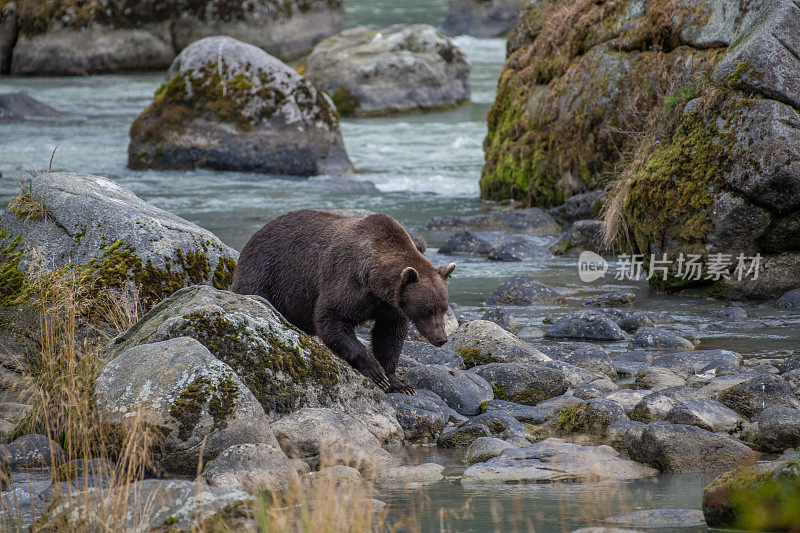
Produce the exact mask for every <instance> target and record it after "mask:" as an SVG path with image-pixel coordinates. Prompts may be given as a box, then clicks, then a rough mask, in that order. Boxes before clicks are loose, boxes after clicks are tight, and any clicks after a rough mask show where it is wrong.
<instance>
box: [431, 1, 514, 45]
mask: <svg viewBox="0 0 800 533" xmlns="http://www.w3.org/2000/svg"><path fill="white" fill-rule="evenodd" d="M524 3H525V2H524V0H489V1H488V2H486V1H483V0H450V2H449V3H448V5H447V16H446V17H445V19H444V23H443V24H442V29H443V30H444V32H445V33H447V34H448V35H474V36H475V37H501V36H503V35H505V34H506V33H508V32H509V30H511V28H512V27H513V26H514V23H515V22H516V21H517V17H518V16H519V12H520V10H521V9H522V5H523V4H524Z"/></svg>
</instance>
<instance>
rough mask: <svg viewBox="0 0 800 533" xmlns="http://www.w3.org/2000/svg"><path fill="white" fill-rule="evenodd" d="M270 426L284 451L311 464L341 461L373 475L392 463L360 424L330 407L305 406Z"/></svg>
mask: <svg viewBox="0 0 800 533" xmlns="http://www.w3.org/2000/svg"><path fill="white" fill-rule="evenodd" d="M271 427H272V431H273V432H274V433H275V436H276V437H277V439H278V443H279V444H280V446H281V449H283V451H284V452H285V453H286V455H288V456H289V457H291V458H292V459H300V460H302V461H305V462H306V463H308V464H309V465H311V466H312V467H316V466H319V465H327V466H331V465H334V464H343V465H346V466H352V467H353V468H357V469H358V470H360V471H361V472H362V473H365V474H369V475H374V473H375V472H377V471H379V470H381V469H383V468H387V467H390V466H395V464H396V461H395V460H394V459H393V458H392V456H391V455H390V454H389V452H387V451H386V450H384V449H383V448H381V443H380V441H379V440H378V439H377V438H375V436H374V435H373V434H372V433H370V432H369V429H368V428H367V427H366V426H365V425H364V424H362V423H361V422H359V421H358V420H356V419H355V418H353V417H351V416H350V415H347V414H345V413H340V412H336V411H333V410H332V409H324V408H308V407H307V408H305V409H301V410H299V411H297V412H294V413H292V414H290V415H288V416H285V417H283V418H280V419H278V420H276V421H275V422H273V423H272V426H271Z"/></svg>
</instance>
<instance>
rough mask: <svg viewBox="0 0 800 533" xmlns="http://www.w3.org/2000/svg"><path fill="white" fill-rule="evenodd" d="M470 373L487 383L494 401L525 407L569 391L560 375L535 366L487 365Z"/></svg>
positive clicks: (546, 368) (554, 371)
mask: <svg viewBox="0 0 800 533" xmlns="http://www.w3.org/2000/svg"><path fill="white" fill-rule="evenodd" d="M469 372H470V373H475V374H477V375H478V376H480V377H482V378H483V379H485V380H486V381H487V382H489V384H490V385H491V386H492V389H494V395H495V396H496V397H497V398H499V399H503V400H509V401H511V402H515V403H521V404H524V405H536V404H538V403H539V402H541V401H543V400H547V399H549V398H553V397H554V396H559V395H561V394H564V393H565V392H566V391H567V389H568V388H569V383H567V380H566V379H565V378H564V375H563V373H561V372H559V371H558V370H555V369H552V368H548V367H546V366H543V365H537V364H529V363H490V364H488V365H481V366H476V367H474V368H472V369H471V370H470V371H469Z"/></svg>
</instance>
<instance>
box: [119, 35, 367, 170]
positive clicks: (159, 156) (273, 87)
mask: <svg viewBox="0 0 800 533" xmlns="http://www.w3.org/2000/svg"><path fill="white" fill-rule="evenodd" d="M130 134H131V142H130V145H129V146H128V166H129V167H130V168H132V169H139V170H140V169H145V168H153V169H193V168H198V167H204V168H211V169H215V170H237V171H246V172H260V173H264V174H291V175H299V176H314V175H319V174H334V175H337V174H342V173H345V172H349V171H350V170H351V169H352V164H351V163H350V160H349V159H348V157H347V154H346V153H345V150H344V144H343V142H342V137H341V134H340V132H339V123H338V119H337V118H336V109H335V108H334V106H333V105H332V103H331V102H330V100H329V99H328V98H327V96H325V94H324V93H322V92H321V91H319V90H318V89H316V88H315V87H314V86H313V85H312V84H311V83H310V82H309V81H308V80H306V79H305V78H303V77H302V76H300V75H299V74H297V72H295V71H294V69H292V68H291V67H289V66H288V65H285V64H284V63H282V62H281V61H279V60H278V59H276V58H274V57H272V56H271V55H269V54H268V53H266V52H264V51H263V50H261V49H260V48H256V47H255V46H252V45H249V44H246V43H243V42H241V41H237V40H235V39H231V38H230V37H222V36H217V37H207V38H205V39H202V40H200V41H196V42H194V43H192V44H191V45H189V46H188V47H187V48H185V49H184V50H183V51H182V52H181V53H180V55H179V56H178V57H177V58H175V61H174V62H173V63H172V65H171V66H170V69H169V72H168V73H167V81H166V82H165V83H164V85H162V87H161V88H160V89H159V90H158V91H157V93H156V97H155V99H154V100H153V103H152V104H151V105H150V106H149V107H148V108H147V109H145V110H144V111H143V112H142V114H140V115H139V116H138V117H137V118H136V120H135V121H134V122H133V124H132V125H131V131H130Z"/></svg>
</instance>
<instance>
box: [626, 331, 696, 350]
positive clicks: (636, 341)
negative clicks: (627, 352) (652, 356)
mask: <svg viewBox="0 0 800 533" xmlns="http://www.w3.org/2000/svg"><path fill="white" fill-rule="evenodd" d="M631 347H632V348H646V349H651V350H691V349H693V348H694V344H692V342H691V341H690V340H688V339H684V338H683V337H679V336H678V335H675V334H674V333H672V332H671V331H666V330H663V329H658V328H650V327H642V328H639V329H637V330H636V333H635V334H634V336H633V341H632V342H631Z"/></svg>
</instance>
